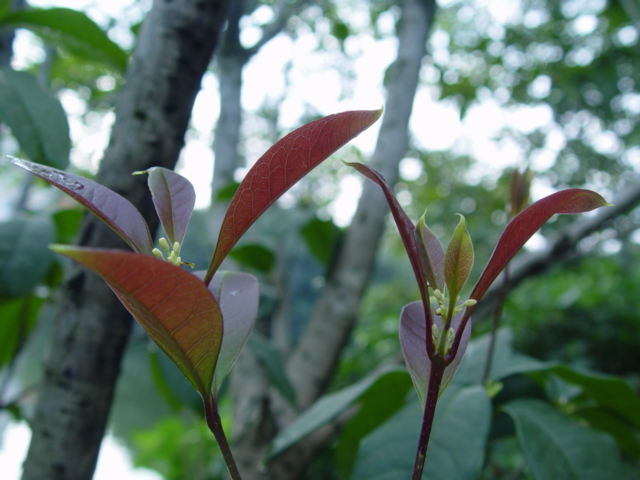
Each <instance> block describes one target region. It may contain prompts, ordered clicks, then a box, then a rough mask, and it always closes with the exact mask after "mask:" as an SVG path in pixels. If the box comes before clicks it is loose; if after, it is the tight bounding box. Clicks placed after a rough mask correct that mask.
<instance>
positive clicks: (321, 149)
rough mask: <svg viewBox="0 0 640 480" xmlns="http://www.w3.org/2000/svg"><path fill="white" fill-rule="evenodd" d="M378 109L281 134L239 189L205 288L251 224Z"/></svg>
mask: <svg viewBox="0 0 640 480" xmlns="http://www.w3.org/2000/svg"><path fill="white" fill-rule="evenodd" d="M380 115H382V110H371V111H365V110H362V111H351V112H343V113H338V114H335V115H329V116H328V117H324V118H321V119H320V120H316V121H315V122H311V123H309V124H307V125H304V126H302V127H300V128H298V129H297V130H294V131H293V132H291V133H289V134H288V135H285V136H284V137H283V138H281V139H280V140H279V141H277V142H276V143H275V145H273V146H272V147H271V148H270V149H269V150H267V152H266V153H265V154H264V155H263V156H262V157H260V159H259V160H258V161H257V162H256V163H255V165H254V166H253V167H251V170H249V172H248V173H247V175H246V177H245V178H244V180H243V181H242V183H241V184H240V186H239V187H238V190H237V191H236V194H235V195H234V197H233V199H232V200H231V204H230V205H229V209H228V210H227V213H226V215H225V217H224V220H223V221H222V227H221V228H220V235H219V237H218V243H217V245H216V250H215V253H214V255H213V258H212V260H211V264H210V265H209V269H208V270H207V275H206V277H205V283H208V281H209V280H210V279H211V277H213V274H214V273H215V271H216V270H217V269H218V267H219V266H220V264H221V263H222V261H223V260H224V258H225V257H226V256H227V254H228V253H229V252H230V251H231V249H232V248H233V246H234V245H235V244H236V242H237V241H238V239H239V238H240V237H241V236H242V235H243V234H244V233H245V232H246V231H247V230H248V229H249V227H250V226H251V225H253V223H254V222H255V221H256V220H257V219H258V218H259V217H260V215H262V214H263V213H264V211H265V210H266V209H267V208H268V207H269V206H271V205H272V204H273V203H274V202H275V201H276V200H277V199H278V198H280V196H281V195H282V194H283V193H285V192H286V191H287V190H288V189H289V188H291V186H293V185H294V184H295V183H296V182H297V181H298V180H300V179H301V178H302V177H303V176H305V175H306V174H307V173H309V172H310V171H311V170H312V169H313V168H315V167H316V166H318V164H320V162H322V161H323V160H324V159H326V158H327V157H329V156H330V155H331V154H332V153H333V152H335V151H336V150H337V149H338V148H340V147H341V146H343V145H344V144H345V143H347V142H348V141H349V140H351V139H352V138H354V137H355V136H356V135H358V134H359V133H360V132H362V131H363V130H365V129H366V128H368V127H369V126H371V124H372V123H373V122H375V121H376V120H377V119H378V118H379V117H380Z"/></svg>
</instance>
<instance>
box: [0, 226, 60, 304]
mask: <svg viewBox="0 0 640 480" xmlns="http://www.w3.org/2000/svg"><path fill="white" fill-rule="evenodd" d="M53 238H54V228H53V224H52V223H51V221H50V220H49V219H48V218H43V217H37V218H17V219H15V220H9V221H8V222H4V223H0V298H2V297H5V298H7V297H8V298H15V297H19V296H21V295H25V294H27V293H29V292H30V291H31V289H32V288H33V287H35V286H36V284H37V283H38V282H39V281H40V280H41V279H42V278H43V277H44V275H45V274H46V273H47V270H48V269H49V265H50V264H51V258H52V256H51V252H50V251H49V249H48V246H49V244H50V243H51V242H52V241H53Z"/></svg>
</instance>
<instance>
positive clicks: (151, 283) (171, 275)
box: [51, 245, 223, 398]
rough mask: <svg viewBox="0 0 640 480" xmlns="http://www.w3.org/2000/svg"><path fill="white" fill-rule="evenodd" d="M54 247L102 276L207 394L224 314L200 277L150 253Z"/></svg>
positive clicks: (214, 364)
mask: <svg viewBox="0 0 640 480" xmlns="http://www.w3.org/2000/svg"><path fill="white" fill-rule="evenodd" d="M51 248H52V249H53V250H54V251H56V252H58V253H61V254H63V255H66V256H67V257H69V258H71V259H73V260H75V261H76V262H78V263H80V264H82V265H84V266H85V267H87V268H88V269H90V270H92V271H94V272H95V273H97V274H98V275H99V276H100V277H102V279H103V280H104V281H105V282H107V284H108V285H109V287H110V288H111V289H112V290H113V292H114V293H115V294H116V295H117V296H118V298H119V299H120V301H121V302H122V304H123V305H124V306H125V307H126V308H127V310H129V312H131V314H132V315H133V316H134V318H135V319H136V320H137V321H138V323H140V325H142V327H143V328H144V329H145V330H146V331H147V333H148V334H149V336H150V337H151V338H152V339H153V340H154V341H155V342H156V343H157V344H158V346H159V347H160V348H161V349H162V350H163V351H164V352H165V353H166V354H167V355H168V356H169V358H171V359H172V360H173V361H174V363H175V364H176V365H177V366H178V368H179V369H180V371H181V372H182V373H183V375H184V376H185V377H187V379H188V380H189V381H190V382H191V384H192V385H193V386H194V387H195V389H196V390H197V391H198V393H200V395H202V396H203V398H208V397H209V395H210V392H211V387H212V385H213V374H214V371H215V367H216V361H217V359H218V353H219V352H220V346H221V343H222V333H223V324H222V313H221V311H220V307H219V306H218V302H217V301H216V299H215V298H214V297H213V295H212V294H211V292H210V291H209V290H208V289H207V287H205V285H204V284H203V283H202V281H201V280H200V279H199V278H198V277H196V276H195V275H193V274H191V273H189V272H187V271H186V270H184V269H182V268H180V267H177V266H175V265H172V264H171V263H169V262H165V261H163V260H159V259H157V258H155V257H153V256H148V255H138V254H135V253H131V252H125V251H121V250H105V249H94V248H80V247H73V246H67V245H53V246H52V247H51Z"/></svg>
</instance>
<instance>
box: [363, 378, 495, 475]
mask: <svg viewBox="0 0 640 480" xmlns="http://www.w3.org/2000/svg"><path fill="white" fill-rule="evenodd" d="M490 419H491V402H490V401H489V397H488V396H487V394H486V392H485V390H484V388H482V387H481V386H474V387H468V388H451V389H449V390H448V391H447V392H446V393H445V394H444V395H443V396H442V398H441V399H440V401H439V402H438V407H437V409H436V416H435V419H434V424H433V430H432V434H431V441H430V444H429V449H428V451H427V459H426V463H425V471H424V474H423V476H422V478H423V479H428V480H452V479H455V480H466V479H469V480H476V479H477V478H478V476H479V474H480V470H481V469H482V465H483V462H484V454H485V448H486V440H487V435H488V432H489V424H490ZM421 423H422V412H421V409H420V406H419V404H418V403H417V402H412V403H410V404H408V405H407V406H406V407H405V408H403V409H402V410H401V411H400V412H399V413H398V414H397V415H395V416H393V417H392V418H391V419H390V420H389V421H387V422H386V423H385V424H384V425H383V426H382V427H380V428H379V429H377V430H376V431H374V432H373V433H372V434H371V435H369V436H368V437H366V438H365V439H364V440H363V441H362V444H361V447H360V452H359V454H358V459H357V461H356V465H355V469H354V474H353V476H352V477H351V480H399V479H409V478H411V473H412V471H413V463H414V458H415V452H416V448H417V442H418V436H419V433H420V425H421Z"/></svg>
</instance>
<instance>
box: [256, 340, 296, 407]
mask: <svg viewBox="0 0 640 480" xmlns="http://www.w3.org/2000/svg"><path fill="white" fill-rule="evenodd" d="M247 345H248V346H249V348H250V349H251V351H252V352H253V354H254V355H255V356H256V358H257V359H258V361H259V362H260V363H261V364H262V366H263V367H264V369H265V370H266V371H267V375H268V376H269V381H270V382H271V384H272V385H273V386H274V387H275V388H276V390H278V392H279V393H280V395H282V397H283V398H284V399H285V400H286V401H287V402H289V403H290V404H291V405H293V406H295V404H296V391H295V390H294V389H293V387H292V386H291V382H289V377H288V376H287V371H286V370H285V366H284V361H283V360H282V353H281V352H280V350H279V349H278V348H277V347H276V346H275V345H273V344H272V343H271V342H270V341H269V339H268V338H266V337H265V336H264V335H262V334H260V333H258V332H253V334H252V335H251V336H250V337H249V339H248V340H247Z"/></svg>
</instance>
